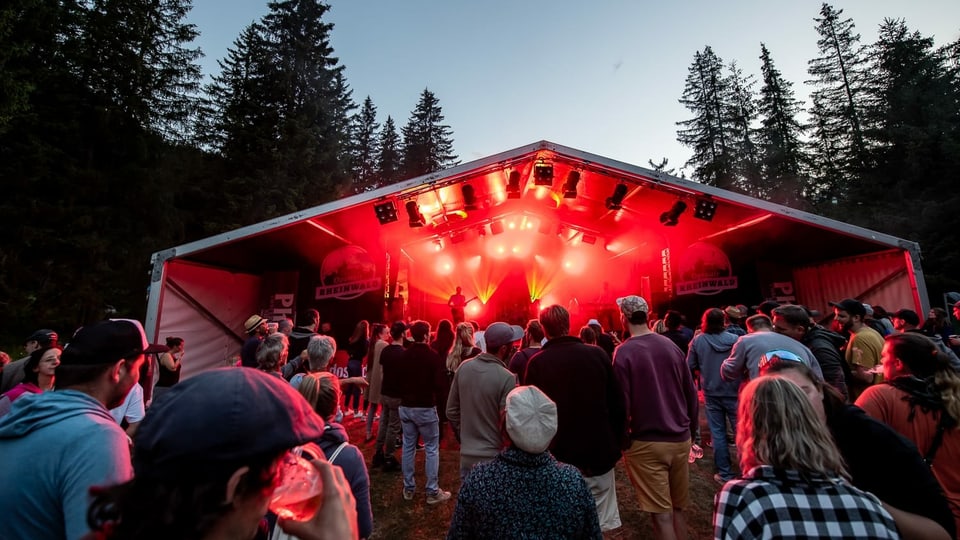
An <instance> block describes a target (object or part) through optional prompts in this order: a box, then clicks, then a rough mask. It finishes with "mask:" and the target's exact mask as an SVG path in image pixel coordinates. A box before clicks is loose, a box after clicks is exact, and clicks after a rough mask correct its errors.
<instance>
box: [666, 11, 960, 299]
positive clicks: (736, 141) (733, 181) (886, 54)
mask: <svg viewBox="0 0 960 540" xmlns="http://www.w3.org/2000/svg"><path fill="white" fill-rule="evenodd" d="M814 24H815V27H816V30H817V33H818V34H819V36H820V38H819V40H818V41H817V48H818V51H819V56H818V57H816V58H813V59H811V60H810V61H809V62H808V69H807V71H808V74H809V77H810V78H809V80H807V81H805V82H807V83H808V84H810V85H811V86H812V87H813V91H812V93H811V95H810V96H809V99H808V100H807V102H808V103H809V104H810V106H809V108H808V109H807V110H804V109H803V105H802V102H801V100H799V99H798V98H797V97H796V95H795V94H794V91H793V84H792V82H790V81H787V80H786V79H784V77H783V75H782V74H781V73H780V71H779V70H777V68H776V65H775V62H774V56H775V53H776V51H770V50H768V49H767V47H766V46H765V45H764V44H762V43H761V44H759V47H758V50H757V52H758V56H759V59H760V76H759V77H756V76H755V75H748V74H744V72H743V71H742V70H741V69H740V68H739V67H738V66H737V63H736V62H730V63H729V64H725V63H724V61H723V60H721V58H720V56H719V55H718V54H717V53H716V52H715V51H714V49H713V48H712V47H710V46H707V47H705V48H704V49H703V50H702V51H697V52H696V53H695V54H694V59H693V63H692V64H691V65H690V68H689V72H688V75H687V80H686V86H685V88H684V92H683V95H682V96H681V98H680V102H681V103H682V104H683V105H685V106H686V107H687V108H688V109H689V110H690V112H691V113H692V116H691V118H689V119H687V120H683V121H681V122H678V123H677V124H678V126H679V129H678V132H677V138H678V140H679V141H680V142H681V143H682V144H684V145H686V146H688V147H690V148H691V149H692V150H693V157H692V158H691V159H690V161H688V162H687V163H686V166H687V167H689V168H690V169H691V170H692V174H693V178H694V179H695V180H697V181H700V182H703V183H706V184H710V185H714V186H718V187H722V188H725V189H731V190H734V191H739V192H742V193H746V194H748V195H751V196H754V197H758V198H761V199H766V200H770V201H773V202H777V203H780V204H785V205H788V206H792V207H795V208H800V209H803V210H808V211H812V212H814V213H817V214H821V215H825V216H828V217H833V218H835V219H838V220H841V221H846V222H848V223H854V224H857V225H861V226H864V227H868V228H870V229H875V230H878V231H882V232H886V233H889V234H893V235H895V236H899V237H901V238H908V239H911V240H916V241H918V242H919V243H920V246H921V249H922V251H923V256H924V260H923V266H924V268H923V269H924V272H925V274H926V282H927V286H928V289H929V290H930V297H931V301H932V302H933V303H934V305H936V304H937V303H938V301H937V300H938V298H939V296H940V295H941V294H942V293H943V292H945V291H948V290H957V289H960V274H958V269H960V243H958V242H957V241H956V234H957V232H958V231H960V39H958V40H957V41H954V42H952V43H950V44H948V45H946V46H943V47H939V48H937V47H935V46H934V41H933V38H932V37H927V36H923V35H922V34H920V33H919V32H918V31H915V30H911V29H910V28H909V27H908V26H907V23H906V21H903V20H900V19H886V20H884V21H883V23H881V24H880V27H879V32H878V39H877V41H876V43H873V44H863V43H861V41H860V35H859V34H858V33H857V32H856V27H855V25H854V22H853V20H851V19H849V18H845V17H844V16H843V10H839V9H836V8H834V7H832V6H830V5H829V4H823V6H822V8H821V10H820V13H819V16H817V17H815V18H814ZM758 87H759V88H758ZM804 113H805V114H804ZM651 165H653V163H652V162H651ZM664 166H666V163H661V164H660V165H659V167H660V168H662V167H664ZM784 241H786V242H789V241H790V239H784ZM855 292H856V291H851V294H855Z"/></svg>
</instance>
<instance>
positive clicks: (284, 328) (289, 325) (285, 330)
mask: <svg viewBox="0 0 960 540" xmlns="http://www.w3.org/2000/svg"><path fill="white" fill-rule="evenodd" d="M277 332H280V333H281V334H286V335H287V339H288V340H289V339H290V334H292V333H293V319H291V318H290V317H284V318H282V319H280V320H279V321H277ZM297 356H299V355H297Z"/></svg>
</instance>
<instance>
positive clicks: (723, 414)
mask: <svg viewBox="0 0 960 540" xmlns="http://www.w3.org/2000/svg"><path fill="white" fill-rule="evenodd" d="M736 342H737V336H735V335H734V334H731V333H730V332H727V331H726V330H724V329H723V311H721V310H720V309H718V308H710V309H707V310H706V311H704V312H703V316H702V317H701V318H700V333H699V334H697V335H696V336H695V337H694V338H693V341H691V342H690V350H689V351H688V352H687V367H689V368H690V372H691V373H694V374H698V375H699V378H700V381H701V384H700V387H701V388H702V389H703V397H704V406H705V407H706V409H707V425H708V426H709V428H710V437H711V438H712V441H713V463H714V465H715V466H716V467H717V474H716V475H714V477H713V478H714V480H716V481H717V482H719V483H721V484H722V483H724V482H726V481H727V480H731V479H733V477H734V474H733V471H732V470H731V468H730V449H729V448H728V445H727V443H728V441H727V422H729V423H730V427H731V428H732V429H733V430H734V431H736V429H737V394H738V391H739V389H740V383H741V380H740V379H739V378H735V379H733V380H730V381H725V380H723V378H722V377H721V376H720V366H721V365H722V364H723V361H724V360H726V359H727V357H728V356H729V355H730V349H732V348H733V344H734V343H736ZM696 421H697V419H694V422H696ZM729 442H733V441H729Z"/></svg>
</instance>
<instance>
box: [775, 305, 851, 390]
mask: <svg viewBox="0 0 960 540" xmlns="http://www.w3.org/2000/svg"><path fill="white" fill-rule="evenodd" d="M772 322H773V330H774V331H775V332H777V333H778V334H782V335H784V336H787V337H790V338H793V339H795V340H797V341H799V342H800V343H802V344H804V345H805V346H806V347H807V348H808V349H810V352H812V353H813V356H815V357H816V359H817V363H818V364H820V371H821V372H822V373H823V380H824V382H826V383H827V384H829V385H830V386H832V387H834V388H836V389H837V391H838V392H840V394H841V395H842V396H843V398H844V399H847V395H848V391H847V380H846V374H845V372H844V369H843V368H844V365H845V361H844V359H843V355H842V354H841V353H840V347H842V346H843V345H844V342H845V340H844V339H843V336H841V335H840V334H837V333H836V332H831V331H830V330H827V329H826V328H823V327H822V326H819V325H817V324H815V323H814V322H813V320H812V319H811V318H810V315H809V314H808V313H807V310H806V309H804V308H803V306H794V305H785V306H779V307H777V308H775V309H774V310H773V321H772Z"/></svg>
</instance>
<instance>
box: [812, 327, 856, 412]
mask: <svg viewBox="0 0 960 540" xmlns="http://www.w3.org/2000/svg"><path fill="white" fill-rule="evenodd" d="M846 342H847V340H846V339H844V338H843V336H841V335H840V334H838V333H836V332H831V331H830V330H827V329H826V328H823V327H822V326H814V327H813V328H811V329H810V330H808V331H807V333H806V335H804V338H803V344H804V345H806V346H807V348H808V349H810V352H812V353H813V355H814V356H816V357H817V362H819V363H820V371H822V372H823V380H824V382H826V383H827V384H829V385H830V386H832V387H834V388H836V389H837V390H838V391H839V392H840V393H841V394H843V397H844V398H847V397H848V391H847V382H846V373H845V371H844V367H846V366H847V363H846V361H844V359H843V353H841V352H840V348H841V347H843V346H844V345H845V344H846ZM847 369H849V367H847Z"/></svg>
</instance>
